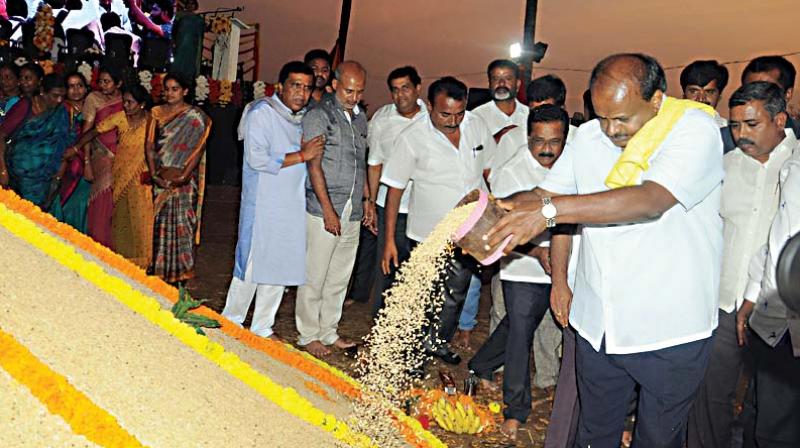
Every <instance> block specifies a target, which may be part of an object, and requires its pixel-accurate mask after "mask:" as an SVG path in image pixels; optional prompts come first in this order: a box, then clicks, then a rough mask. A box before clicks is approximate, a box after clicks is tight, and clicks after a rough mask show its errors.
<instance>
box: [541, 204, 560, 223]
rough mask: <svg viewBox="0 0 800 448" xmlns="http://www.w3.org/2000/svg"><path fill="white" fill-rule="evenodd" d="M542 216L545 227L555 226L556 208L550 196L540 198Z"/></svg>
mask: <svg viewBox="0 0 800 448" xmlns="http://www.w3.org/2000/svg"><path fill="white" fill-rule="evenodd" d="M542 205H543V206H542V216H544V224H545V226H547V228H551V227H555V226H556V215H558V210H556V206H555V205H553V200H552V199H550V198H542Z"/></svg>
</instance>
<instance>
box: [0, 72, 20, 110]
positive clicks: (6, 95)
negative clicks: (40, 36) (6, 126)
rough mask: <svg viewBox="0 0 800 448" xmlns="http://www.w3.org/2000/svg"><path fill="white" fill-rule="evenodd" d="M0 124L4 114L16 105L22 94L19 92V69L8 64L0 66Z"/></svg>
mask: <svg viewBox="0 0 800 448" xmlns="http://www.w3.org/2000/svg"><path fill="white" fill-rule="evenodd" d="M0 90H2V92H3V96H2V98H0V123H2V122H3V119H5V116H6V113H7V112H8V111H10V110H11V108H12V107H14V105H15V104H17V101H19V98H20V96H21V95H22V92H21V91H20V90H19V68H18V67H17V66H16V65H14V64H10V63H5V64H2V65H0Z"/></svg>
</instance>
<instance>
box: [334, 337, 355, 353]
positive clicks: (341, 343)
mask: <svg viewBox="0 0 800 448" xmlns="http://www.w3.org/2000/svg"><path fill="white" fill-rule="evenodd" d="M333 346H334V347H336V348H340V349H342V350H344V349H348V348H351V347H355V346H356V343H355V342H353V341H351V340H349V339H345V338H341V337H340V338H339V339H337V340H336V342H334V343H333Z"/></svg>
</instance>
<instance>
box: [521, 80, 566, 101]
mask: <svg viewBox="0 0 800 448" xmlns="http://www.w3.org/2000/svg"><path fill="white" fill-rule="evenodd" d="M525 94H526V96H527V97H528V103H530V102H531V101H536V102H539V101H545V100H549V99H551V98H552V99H553V101H554V102H555V105H556V106H558V107H564V103H565V102H566V101H567V86H565V85H564V81H562V80H561V78H559V77H558V76H554V75H544V76H541V77H539V78H536V79H534V80H533V81H531V82H530V83H529V84H528V89H527V90H526V91H525Z"/></svg>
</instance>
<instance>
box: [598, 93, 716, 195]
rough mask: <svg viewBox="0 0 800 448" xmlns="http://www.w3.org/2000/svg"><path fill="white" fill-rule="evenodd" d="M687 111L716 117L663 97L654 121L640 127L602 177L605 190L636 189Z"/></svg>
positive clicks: (686, 102)
mask: <svg viewBox="0 0 800 448" xmlns="http://www.w3.org/2000/svg"><path fill="white" fill-rule="evenodd" d="M689 109H699V110H702V111H703V112H705V113H707V114H709V115H711V116H712V117H713V116H716V111H715V110H714V108H713V107H711V106H708V105H706V104H703V103H698V102H696V101H691V100H679V99H675V98H671V97H668V96H666V95H664V100H663V103H662V104H661V109H659V111H658V113H657V114H656V116H655V117H653V118H651V119H650V121H648V122H647V123H645V124H644V126H642V128H641V129H639V131H638V132H637V133H636V134H634V136H633V137H631V139H630V141H628V145H627V146H626V147H625V150H624V151H622V155H620V156H619V159H617V162H616V163H615V164H614V166H613V167H612V168H611V172H610V173H608V177H606V186H607V187H608V188H611V189H614V188H620V187H629V186H633V185H636V184H637V183H638V181H639V177H640V176H641V174H642V173H643V172H644V171H647V169H648V168H650V164H649V163H648V161H649V160H650V156H652V155H653V153H654V152H655V150H656V149H657V148H658V147H659V146H661V143H662V142H663V141H664V139H665V138H667V135H669V133H670V131H672V128H673V127H674V126H675V123H677V122H678V120H680V118H681V117H683V114H684V113H686V111H687V110H689Z"/></svg>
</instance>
